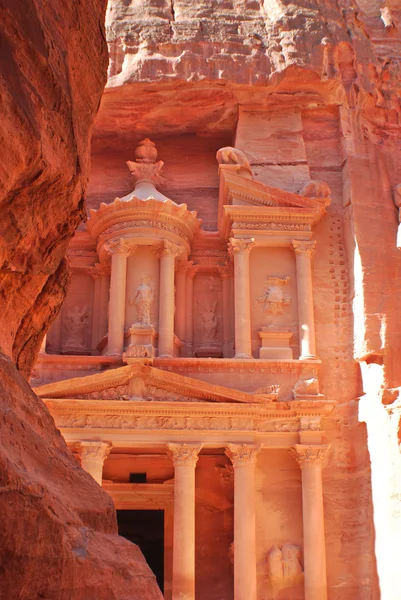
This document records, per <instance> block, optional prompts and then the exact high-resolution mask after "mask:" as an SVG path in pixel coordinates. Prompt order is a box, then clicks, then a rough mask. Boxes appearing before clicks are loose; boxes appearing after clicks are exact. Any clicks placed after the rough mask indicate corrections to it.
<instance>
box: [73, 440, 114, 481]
mask: <svg viewBox="0 0 401 600" xmlns="http://www.w3.org/2000/svg"><path fill="white" fill-rule="evenodd" d="M77 448H78V451H79V454H80V456H81V466H82V468H83V469H85V471H87V472H88V473H89V474H90V475H92V477H93V479H94V480H95V481H97V483H98V484H99V485H102V476H103V463H104V461H105V460H106V458H107V456H108V455H109V453H110V450H111V443H110V442H102V441H98V440H88V441H82V442H79V443H78V444H77Z"/></svg>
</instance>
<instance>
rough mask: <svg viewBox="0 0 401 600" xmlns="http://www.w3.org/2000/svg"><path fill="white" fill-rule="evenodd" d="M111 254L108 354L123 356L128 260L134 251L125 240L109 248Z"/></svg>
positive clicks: (118, 241)
mask: <svg viewBox="0 0 401 600" xmlns="http://www.w3.org/2000/svg"><path fill="white" fill-rule="evenodd" d="M107 251H108V252H109V253H110V254H111V280H110V303H109V332H108V349H107V353H108V354H111V355H121V354H122V353H123V350H124V322H125V291H126V283H127V258H128V255H129V254H132V252H133V251H134V249H133V248H131V247H130V245H129V244H128V242H127V241H126V240H124V239H120V240H117V241H115V242H111V243H110V244H108V246H107Z"/></svg>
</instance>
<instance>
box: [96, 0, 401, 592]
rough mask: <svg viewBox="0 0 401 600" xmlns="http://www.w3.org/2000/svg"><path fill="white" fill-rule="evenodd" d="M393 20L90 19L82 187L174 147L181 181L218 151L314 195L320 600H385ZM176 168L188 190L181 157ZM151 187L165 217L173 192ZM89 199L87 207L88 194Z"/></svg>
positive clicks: (349, 6)
mask: <svg viewBox="0 0 401 600" xmlns="http://www.w3.org/2000/svg"><path fill="white" fill-rule="evenodd" d="M138 8H139V10H138ZM400 18H401V3H400V2H399V1H398V0H369V1H368V0H338V1H334V0H333V1H330V0H324V1H323V0H310V1H306V2H305V1H302V0H292V1H290V0H265V1H264V2H259V1H256V2H254V1H252V2H251V1H245V0H237V1H236V0H232V1H228V2H224V3H223V2H217V1H216V2H207V3H206V2H191V3H189V2H184V1H181V0H174V1H173V2H167V1H163V0H161V1H154V2H152V1H151V0H145V1H144V2H142V3H141V5H140V7H138V5H137V4H136V3H134V2H124V3H123V2H121V1H120V0H111V2H110V3H109V8H108V12H107V19H106V26H107V36H108V41H109V47H110V55H111V61H110V65H109V80H108V85H107V89H106V91H105V94H104V97H103V100H102V106H101V110H100V113H99V116H98V119H97V122H96V127H95V132H94V150H95V161H94V172H95V173H100V172H101V168H102V161H104V162H105V163H106V162H107V160H104V158H102V155H103V154H104V156H107V153H108V152H112V151H113V149H114V150H115V151H116V153H118V152H119V149H121V150H122V148H123V147H124V148H127V147H129V146H131V148H132V149H133V148H134V146H135V142H136V141H137V140H138V139H140V138H141V137H144V136H145V135H147V136H152V137H153V138H156V141H157V142H158V145H159V147H160V148H162V147H163V144H165V148H163V153H162V152H161V153H160V157H161V158H162V159H163V160H164V161H165V162H166V163H167V164H168V163H169V161H170V159H171V160H173V161H174V160H175V158H174V156H175V152H177V155H179V154H180V150H179V148H180V145H181V144H183V141H182V142H180V141H179V140H180V138H181V140H184V136H183V134H185V135H188V134H191V135H193V136H196V137H197V138H198V139H195V137H194V139H193V143H192V144H191V163H192V160H193V161H196V160H198V159H199V160H200V161H201V164H205V159H204V156H205V155H206V154H208V155H209V157H210V160H211V156H212V146H213V142H212V140H213V138H214V139H215V140H216V145H217V139H218V137H219V136H225V137H226V138H229V137H230V136H231V138H234V140H235V144H236V145H237V146H238V147H239V148H240V149H242V150H244V151H245V152H246V153H247V156H248V158H249V159H250V162H251V164H252V166H253V170H254V173H255V174H256V176H257V177H258V178H260V179H261V180H263V181H269V182H272V181H274V182H275V184H276V185H279V186H282V187H284V188H287V189H291V190H293V191H298V190H299V189H300V187H301V184H302V182H303V181H305V179H308V178H309V177H310V178H312V179H313V178H316V179H323V180H325V181H327V182H328V183H329V185H330V187H331V189H332V204H331V206H330V207H329V209H328V214H327V217H326V218H325V219H324V220H323V221H322V222H321V224H320V225H319V227H318V230H317V235H316V237H317V240H318V252H317V255H316V257H315V267H314V286H315V290H316V291H315V299H316V306H315V308H316V332H317V341H318V350H319V356H320V357H321V358H322V359H323V366H322V372H321V375H322V377H321V380H322V388H323V391H324V393H325V394H326V395H327V396H328V397H330V398H334V399H336V400H337V401H338V402H339V406H338V408H337V409H336V411H335V413H334V414H333V416H332V417H331V418H330V419H328V421H327V424H326V426H327V431H328V437H329V439H330V441H331V443H332V454H331V459H330V464H329V467H328V469H327V476H326V481H325V489H326V496H325V498H326V514H327V550H328V580H329V597H330V600H333V599H337V598H338V599H340V598H341V599H343V598H353V599H354V598H361V599H365V598H367V597H369V598H378V597H380V595H381V597H383V598H386V599H387V598H389V599H391V600H395V599H396V598H397V594H398V591H396V590H398V589H400V585H401V581H400V575H399V573H398V572H397V564H396V563H397V559H396V558H395V557H396V556H397V553H396V552H395V551H394V548H395V547H396V545H397V540H399V532H400V523H401V522H400V519H399V517H398V513H399V510H398V509H399V498H400V495H401V488H400V485H399V483H398V482H399V480H400V478H399V468H400V467H399V459H398V458H399V447H398V444H399V439H400V436H399V429H398V423H399V416H398V413H399V408H398V401H397V398H398V392H399V389H398V388H399V386H400V384H401V381H400V376H401V373H400V370H399V366H398V365H399V348H400V339H399V337H400V331H401V329H400V323H399V319H400V317H399V309H398V301H397V300H398V288H399V285H400V274H399V261H400V256H399V250H397V248H396V233H397V225H398V214H397V209H396V207H395V205H394V189H395V186H396V185H397V184H398V183H400V181H401V174H400V168H399V166H398V165H399V164H400V160H399V158H400V154H399V152H400V151H399V148H400V136H401V118H400V113H401V110H400V99H399V90H398V87H399V86H398V83H397V81H398V80H399V62H400V58H401V52H400V41H401V38H400ZM145 91H146V94H147V96H146V102H143V98H144V94H145ZM267 132H269V136H267ZM174 136H175V142H174V143H173V139H174ZM266 137H268V138H269V140H270V143H271V144H270V146H264V145H263V143H264V142H263V140H265V139H266ZM157 138H159V139H157ZM205 139H207V140H208V142H207V144H206V143H205V142H204V141H202V140H205ZM168 140H169V141H168ZM209 140H210V142H211V143H209ZM186 141H188V138H187V140H186ZM167 145H168V148H167ZM207 145H208V148H207ZM222 145H223V144H222ZM195 148H196V150H197V151H196V153H195V152H192V149H195ZM124 152H125V150H124ZM122 154H123V152H121V158H122ZM201 157H202V158H201ZM126 158H129V156H128V155H127V156H124V160H125V159H126ZM208 160H209V159H208ZM122 163H123V161H121V165H122ZM210 164H211V163H210ZM179 167H180V169H179V170H177V173H188V175H189V174H191V177H193V175H192V172H191V171H190V170H189V169H188V166H187V165H186V164H185V153H184V155H182V158H181V162H180V165H179ZM95 180H96V177H95V178H94V181H95ZM188 180H190V177H188ZM204 180H205V181H207V182H208V183H207V185H206V187H207V188H208V189H209V190H210V192H211V194H210V199H209V200H207V199H206V195H205V196H203V197H202V196H201V194H198V195H197V194H196V193H194V200H196V209H197V210H199V212H200V213H201V215H202V216H204V215H207V219H206V220H207V223H208V228H210V229H213V216H212V214H211V212H210V210H211V207H212V206H213V199H212V198H213V191H212V189H213V187H214V184H213V183H212V181H213V175H212V174H211V173H210V175H209V174H208V172H207V174H206V175H205V178H204ZM99 185H100V180H99ZM169 185H170V189H169V195H171V197H172V198H173V199H175V197H176V194H177V192H178V188H179V185H177V186H175V184H174V183H172V184H169ZM198 185H199V184H197V183H196V184H195V185H194V187H196V188H197V187H198ZM127 187H128V184H127ZM203 187H205V186H203ZM108 190H110V193H111V186H110V188H109V187H108V185H106V186H103V187H102V197H106V196H107V194H108ZM116 191H117V193H118V190H116ZM127 191H128V189H127ZM196 191H198V190H196ZM177 197H178V196H177ZM216 197H217V195H216V196H215V200H214V201H216ZM89 198H91V199H93V203H94V204H96V202H97V198H96V197H95V188H94V187H92V183H91V185H90V187H89ZM194 206H195V204H194ZM191 208H192V205H191ZM209 215H210V216H209ZM204 218H205V217H204ZM197 376H198V377H200V378H203V377H209V379H213V380H214V381H217V379H216V377H218V376H215V375H207V374H206V375H203V374H197ZM233 385H236V386H237V385H238V387H242V388H244V389H245V388H246V387H247V386H249V382H247V381H246V380H245V379H244V380H243V381H241V382H238V381H236V382H235V384H234V383H233ZM360 398H362V400H361V401H360ZM364 421H366V424H367V426H366V427H365V425H364ZM388 440H391V442H388ZM383 464H385V465H386V466H385V468H383ZM372 499H373V502H372ZM390 515H391V516H390ZM374 527H375V529H376V531H375V529H374ZM386 540H387V542H386ZM272 543H273V542H272ZM376 561H377V564H376ZM377 572H378V574H379V581H378V579H377Z"/></svg>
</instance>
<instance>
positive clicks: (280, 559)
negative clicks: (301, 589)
mask: <svg viewBox="0 0 401 600" xmlns="http://www.w3.org/2000/svg"><path fill="white" fill-rule="evenodd" d="M300 561H301V550H300V548H299V547H298V546H295V545H293V544H284V546H283V547H282V548H281V550H280V548H279V547H278V546H276V545H275V546H273V548H272V549H271V550H270V552H269V555H268V557H267V571H268V575H269V580H270V583H271V586H272V588H273V589H274V590H275V591H276V592H278V591H279V590H282V589H284V588H289V587H292V586H294V585H297V584H299V583H301V581H302V575H303V569H302V565H301V562H300Z"/></svg>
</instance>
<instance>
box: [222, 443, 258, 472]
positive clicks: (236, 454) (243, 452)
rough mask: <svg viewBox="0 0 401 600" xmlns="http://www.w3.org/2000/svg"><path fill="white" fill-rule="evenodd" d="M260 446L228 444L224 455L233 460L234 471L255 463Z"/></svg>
mask: <svg viewBox="0 0 401 600" xmlns="http://www.w3.org/2000/svg"><path fill="white" fill-rule="evenodd" d="M259 450H260V446H255V445H254V444H227V448H226V449H225V451H224V453H225V454H226V456H228V458H229V459H230V460H231V462H232V464H233V467H234V469H235V468H236V467H241V466H243V465H244V464H246V463H254V462H255V461H256V455H257V454H258V452H259Z"/></svg>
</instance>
